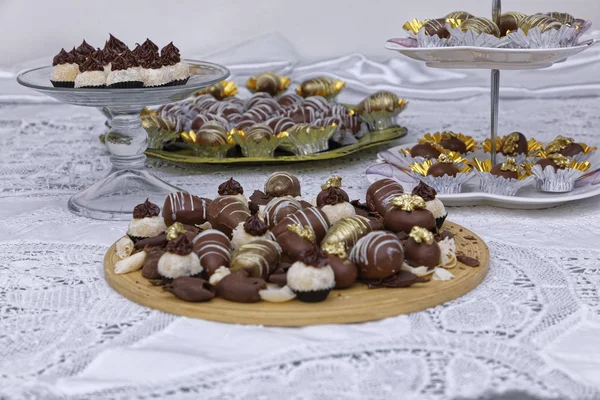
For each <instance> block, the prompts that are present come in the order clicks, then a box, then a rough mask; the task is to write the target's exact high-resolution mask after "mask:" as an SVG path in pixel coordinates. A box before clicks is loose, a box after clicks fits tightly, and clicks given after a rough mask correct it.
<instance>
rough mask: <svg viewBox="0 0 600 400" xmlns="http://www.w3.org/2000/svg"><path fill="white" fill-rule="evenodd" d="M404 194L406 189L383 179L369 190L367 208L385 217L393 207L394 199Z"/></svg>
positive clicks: (390, 180) (394, 182)
mask: <svg viewBox="0 0 600 400" xmlns="http://www.w3.org/2000/svg"><path fill="white" fill-rule="evenodd" d="M403 193H404V188H403V187H402V185H400V184H399V183H398V182H396V181H394V180H392V179H389V178H384V179H381V180H379V181H377V182H375V183H373V184H372V185H371V186H369V189H367V207H368V208H369V211H373V212H376V213H378V214H379V215H381V216H382V217H383V216H384V215H385V213H386V212H387V211H388V210H389V209H390V208H391V207H392V206H391V201H392V199H393V198H394V197H396V196H399V195H401V194H403Z"/></svg>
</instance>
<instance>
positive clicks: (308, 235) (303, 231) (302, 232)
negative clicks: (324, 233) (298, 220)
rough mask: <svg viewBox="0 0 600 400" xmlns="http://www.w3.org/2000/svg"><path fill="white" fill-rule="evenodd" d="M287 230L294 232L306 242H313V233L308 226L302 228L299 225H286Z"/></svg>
mask: <svg viewBox="0 0 600 400" xmlns="http://www.w3.org/2000/svg"><path fill="white" fill-rule="evenodd" d="M287 230H288V231H290V232H294V233H295V234H296V235H298V236H300V237H301V238H304V239H306V240H308V241H309V242H314V241H315V231H313V229H312V228H311V227H310V225H304V227H303V226H302V225H300V224H292V225H288V227H287Z"/></svg>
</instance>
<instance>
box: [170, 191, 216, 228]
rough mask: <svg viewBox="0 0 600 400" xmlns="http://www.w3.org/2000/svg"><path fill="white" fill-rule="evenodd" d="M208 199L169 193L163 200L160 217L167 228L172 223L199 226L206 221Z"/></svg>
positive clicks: (182, 193)
mask: <svg viewBox="0 0 600 400" xmlns="http://www.w3.org/2000/svg"><path fill="white" fill-rule="evenodd" d="M209 204H210V200H209V199H204V198H201V197H198V196H194V195H191V194H189V193H185V192H177V193H171V194H169V195H168V196H167V199H166V200H165V205H164V206H163V209H162V216H163V218H164V220H165V224H166V225H167V226H169V225H172V224H173V223H174V222H181V223H182V224H187V225H201V224H203V223H205V222H206V221H207V213H206V209H207V207H208V205H209Z"/></svg>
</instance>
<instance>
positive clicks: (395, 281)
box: [367, 270, 429, 289]
mask: <svg viewBox="0 0 600 400" xmlns="http://www.w3.org/2000/svg"><path fill="white" fill-rule="evenodd" d="M422 282H429V279H427V278H422V277H419V276H417V275H415V274H413V273H412V272H408V271H404V270H402V271H400V272H398V273H397V274H395V275H392V276H390V277H389V278H386V279H379V280H376V281H368V282H367V285H368V286H369V289H377V288H407V287H410V286H412V285H414V284H415V283H422Z"/></svg>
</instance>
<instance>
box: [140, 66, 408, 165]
mask: <svg viewBox="0 0 600 400" xmlns="http://www.w3.org/2000/svg"><path fill="white" fill-rule="evenodd" d="M290 83H291V80H290V78H289V77H285V76H280V75H278V74H275V73H273V72H264V73H260V74H258V75H256V76H253V77H251V78H250V79H248V81H247V82H246V87H247V88H248V89H249V90H250V91H251V92H252V95H251V97H249V98H241V97H238V96H236V94H237V92H238V88H237V85H235V83H233V82H232V81H223V82H220V83H218V84H216V85H213V86H211V87H209V88H206V89H203V90H201V91H199V92H197V93H196V96H195V97H193V98H191V99H188V100H184V101H182V102H178V103H172V104H167V105H164V106H161V107H159V108H157V109H156V110H150V109H146V110H145V111H144V113H143V114H144V115H143V116H142V117H143V118H142V119H143V122H144V127H145V128H146V130H147V131H148V134H149V136H150V142H151V143H152V144H153V147H152V148H154V149H159V150H167V151H170V150H172V151H178V150H187V149H191V150H192V152H193V153H194V154H195V155H197V156H200V157H209V158H225V157H228V156H233V155H235V154H234V153H236V154H237V150H236V149H237V148H239V152H241V155H242V156H244V157H249V158H272V157H274V153H275V151H276V150H278V151H279V152H280V153H281V154H283V155H285V154H293V155H296V156H304V155H311V154H316V153H320V152H324V151H327V150H331V149H332V148H337V147H340V146H347V145H352V144H356V143H357V142H358V141H359V140H360V139H361V138H363V137H364V136H365V135H367V134H370V135H372V137H373V138H374V139H376V138H377V133H378V132H379V131H382V130H385V129H388V128H392V127H394V126H396V125H395V120H396V117H397V116H398V115H399V114H400V113H401V112H402V111H404V109H406V106H407V105H408V102H407V101H406V100H404V99H400V98H399V97H398V96H397V95H396V94H394V93H391V92H387V91H379V92H376V93H374V94H372V95H370V96H367V97H366V98H365V99H363V100H362V101H361V102H360V103H359V104H358V105H357V106H355V107H352V106H346V105H343V104H340V103H337V102H335V101H334V98H335V96H336V95H337V94H338V93H339V92H340V91H341V90H342V88H343V87H344V82H343V81H339V80H335V79H333V78H329V77H317V78H313V79H309V80H307V81H305V82H303V83H301V84H300V85H298V87H297V89H296V93H294V92H286V91H287V90H289V86H290ZM157 125H160V128H161V129H156V127H157ZM164 127H167V129H164ZM154 136H156V137H154ZM234 148H236V149H234Z"/></svg>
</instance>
